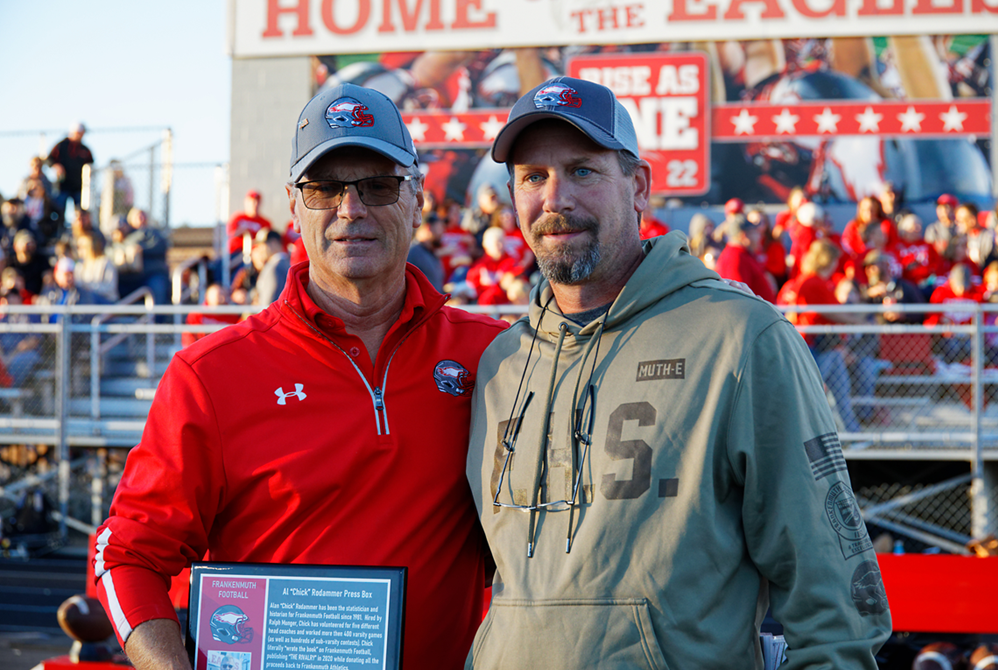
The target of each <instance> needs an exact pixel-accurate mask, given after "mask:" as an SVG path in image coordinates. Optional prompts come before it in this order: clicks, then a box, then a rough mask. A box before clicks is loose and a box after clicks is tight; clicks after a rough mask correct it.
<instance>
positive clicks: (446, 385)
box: [433, 360, 475, 396]
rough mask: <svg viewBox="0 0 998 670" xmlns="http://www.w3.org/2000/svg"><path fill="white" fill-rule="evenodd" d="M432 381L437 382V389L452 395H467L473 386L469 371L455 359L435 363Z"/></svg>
mask: <svg viewBox="0 0 998 670" xmlns="http://www.w3.org/2000/svg"><path fill="white" fill-rule="evenodd" d="M433 381H435V382H436V383H437V390H438V391H440V392H442V393H449V394H451V395H452V396H463V395H469V394H470V393H471V391H472V389H474V388H475V382H474V380H473V379H471V373H469V372H468V369H467V368H465V367H464V366H463V365H461V364H460V363H458V362H457V361H451V360H443V361H440V362H439V363H437V364H436V366H435V367H434V368H433Z"/></svg>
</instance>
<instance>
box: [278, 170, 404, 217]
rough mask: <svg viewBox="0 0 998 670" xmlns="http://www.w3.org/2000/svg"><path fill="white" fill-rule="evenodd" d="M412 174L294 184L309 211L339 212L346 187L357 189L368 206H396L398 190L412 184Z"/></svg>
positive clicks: (361, 199)
mask: <svg viewBox="0 0 998 670" xmlns="http://www.w3.org/2000/svg"><path fill="white" fill-rule="evenodd" d="M414 179H415V177H414V176H413V175H411V174H407V175H405V176H399V175H385V176H383V177H366V178H364V179H357V180H356V181H334V180H331V179H330V180H322V181H301V182H297V183H296V184H295V186H296V187H298V189H299V190H300V191H301V198H302V201H303V202H304V203H305V207H307V208H308V209H336V208H337V207H339V206H340V203H341V202H343V194H344V193H345V192H346V190H347V186H353V187H354V188H356V189H357V195H359V196H360V201H361V202H362V203H364V204H365V205H367V206H369V207H377V206H381V205H394V204H395V203H396V202H398V199H399V189H400V188H401V186H402V182H404V181H412V180H414Z"/></svg>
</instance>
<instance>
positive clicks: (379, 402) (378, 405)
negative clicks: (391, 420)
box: [374, 386, 385, 412]
mask: <svg viewBox="0 0 998 670" xmlns="http://www.w3.org/2000/svg"><path fill="white" fill-rule="evenodd" d="M384 408H385V402H384V400H383V399H382V398H381V388H380V387H377V386H376V387H375V388H374V409H376V410H377V411H379V412H380V411H381V410H383V409H384Z"/></svg>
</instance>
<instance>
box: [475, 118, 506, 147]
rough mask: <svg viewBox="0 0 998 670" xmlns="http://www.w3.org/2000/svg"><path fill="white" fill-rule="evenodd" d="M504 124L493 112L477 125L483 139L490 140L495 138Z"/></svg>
mask: <svg viewBox="0 0 998 670" xmlns="http://www.w3.org/2000/svg"><path fill="white" fill-rule="evenodd" d="M504 125H506V124H505V123H503V122H502V121H500V120H499V119H497V118H496V116H495V114H493V115H492V116H490V117H489V120H488V121H485V122H484V123H480V124H478V127H479V128H481V129H482V134H483V135H484V137H485V139H486V140H488V141H490V142H491V141H492V140H494V139H495V138H496V136H497V135H498V134H499V131H500V130H502V127H503V126H504Z"/></svg>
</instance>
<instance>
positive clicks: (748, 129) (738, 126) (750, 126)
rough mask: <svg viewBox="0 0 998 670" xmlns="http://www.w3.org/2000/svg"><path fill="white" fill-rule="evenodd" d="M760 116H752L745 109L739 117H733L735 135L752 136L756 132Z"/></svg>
mask: <svg viewBox="0 0 998 670" xmlns="http://www.w3.org/2000/svg"><path fill="white" fill-rule="evenodd" d="M758 120H759V117H758V116H752V115H751V114H749V113H748V110H747V109H743V110H742V111H740V112H739V113H738V116H733V117H731V122H732V123H733V124H735V135H751V134H753V133H754V132H755V122H756V121H758Z"/></svg>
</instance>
